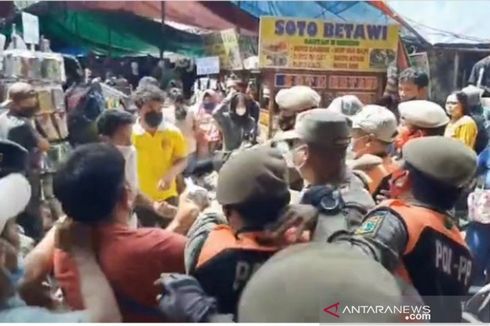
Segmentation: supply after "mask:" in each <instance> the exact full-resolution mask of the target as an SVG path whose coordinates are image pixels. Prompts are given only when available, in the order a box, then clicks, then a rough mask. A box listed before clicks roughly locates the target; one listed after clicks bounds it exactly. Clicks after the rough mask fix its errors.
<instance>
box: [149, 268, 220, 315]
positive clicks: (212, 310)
mask: <svg viewBox="0 0 490 326" xmlns="http://www.w3.org/2000/svg"><path fill="white" fill-rule="evenodd" d="M155 285H158V286H161V287H162V288H163V291H162V293H163V294H162V295H161V296H158V297H157V301H158V307H159V309H160V311H161V312H162V313H163V315H164V316H165V317H167V318H168V319H169V320H170V321H172V322H192V323H199V322H207V321H208V320H209V318H210V316H211V315H213V314H216V313H217V304H216V300H215V299H214V298H213V297H209V296H208V295H207V294H206V293H204V290H203V289H202V288H201V285H200V284H199V282H198V281H197V280H196V279H195V278H193V277H192V276H189V275H183V274H167V275H165V274H162V276H161V278H160V279H158V280H157V281H156V282H155Z"/></svg>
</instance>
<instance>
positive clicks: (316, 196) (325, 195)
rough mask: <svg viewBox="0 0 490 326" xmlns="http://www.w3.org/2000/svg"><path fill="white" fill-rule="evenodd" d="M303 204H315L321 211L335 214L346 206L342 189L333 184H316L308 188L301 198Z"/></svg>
mask: <svg viewBox="0 0 490 326" xmlns="http://www.w3.org/2000/svg"><path fill="white" fill-rule="evenodd" d="M301 203H302V204H308V205H312V206H314V207H315V208H316V209H318V210H319V211H320V212H321V213H323V214H327V215H335V214H338V213H339V212H340V210H341V209H342V208H343V207H344V201H343V200H342V195H341V194H340V191H339V190H338V189H336V188H334V187H332V186H314V187H310V188H308V189H307V190H306V191H305V193H304V195H303V198H302V200H301Z"/></svg>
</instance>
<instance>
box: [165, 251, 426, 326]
mask: <svg viewBox="0 0 490 326" xmlns="http://www.w3.org/2000/svg"><path fill="white" fill-rule="evenodd" d="M161 283H162V285H163V286H164V289H163V297H162V299H161V301H160V305H159V306H160V309H161V311H162V313H164V315H165V316H168V317H169V318H170V319H171V320H174V321H178V322H218V321H222V322H223V321H226V317H227V316H226V315H220V314H219V311H218V309H217V307H216V301H215V300H214V299H213V298H212V297H209V296H208V295H206V293H204V291H203V290H202V289H201V287H200V285H199V283H198V282H197V281H196V280H195V279H193V278H192V277H191V276H187V275H176V274H172V275H170V276H168V277H164V278H163V279H162V280H161ZM406 298H407V297H403V298H402V291H401V289H400V287H399V283H398V282H397V280H396V278H395V277H393V275H392V274H390V273H389V272H388V271H387V270H386V269H384V268H383V267H382V266H381V265H380V264H378V263H377V262H375V261H374V260H372V259H370V258H369V257H367V256H365V255H363V254H362V253H360V252H358V251H357V250H355V249H352V248H349V247H348V246H345V245H339V244H325V243H309V244H298V245H293V246H291V247H289V248H287V249H284V250H282V251H280V252H278V253H277V254H276V255H274V256H273V257H272V258H270V259H269V260H268V261H267V262H266V263H265V264H264V265H263V266H262V267H261V268H260V269H259V270H258V271H257V272H256V273H255V274H254V275H253V276H252V278H251V279H250V281H249V282H248V284H247V286H246V287H245V289H244V291H243V294H242V296H241V298H240V301H239V306H238V321H239V322H262V323H263V322H276V323H277V322H287V323H292V322H297V323H299V322H302V323H305V322H306V323H319V322H320V323H322V322H399V321H406V319H402V318H400V317H401V316H400V314H398V313H396V312H395V311H394V310H393V309H394V307H399V306H401V305H404V306H407V308H409V307H408V305H414V306H418V307H415V308H419V309H420V308H422V309H423V307H420V305H421V303H422V302H421V300H420V298H419V296H418V295H417V294H416V293H414V295H413V296H411V297H410V299H409V300H406ZM359 307H364V308H368V307H370V309H371V310H369V309H365V310H362V311H361V310H357V311H356V309H359ZM376 307H383V309H386V310H384V311H375V310H373V309H377V308H376ZM388 309H391V311H390V310H388ZM414 311H420V312H422V311H421V310H414ZM227 321H228V322H230V321H231V318H229V319H228V320H227Z"/></svg>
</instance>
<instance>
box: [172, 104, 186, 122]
mask: <svg viewBox="0 0 490 326" xmlns="http://www.w3.org/2000/svg"><path fill="white" fill-rule="evenodd" d="M186 116H187V109H186V107H185V106H180V105H179V106H176V107H175V119H177V120H179V121H182V120H184V119H185V117H186Z"/></svg>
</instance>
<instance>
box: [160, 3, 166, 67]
mask: <svg viewBox="0 0 490 326" xmlns="http://www.w3.org/2000/svg"><path fill="white" fill-rule="evenodd" d="M160 19H161V29H160V34H161V35H160V38H161V39H160V59H163V50H164V48H165V46H164V39H165V1H160Z"/></svg>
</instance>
